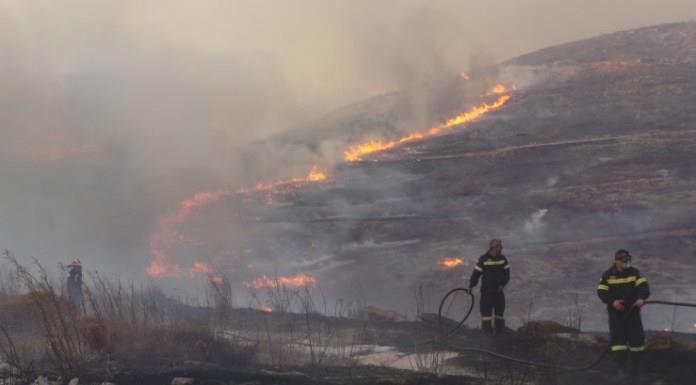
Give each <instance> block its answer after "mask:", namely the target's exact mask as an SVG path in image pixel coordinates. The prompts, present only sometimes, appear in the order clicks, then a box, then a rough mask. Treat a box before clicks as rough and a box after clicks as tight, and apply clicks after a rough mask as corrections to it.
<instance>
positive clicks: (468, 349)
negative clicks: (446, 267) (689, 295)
mask: <svg viewBox="0 0 696 385" xmlns="http://www.w3.org/2000/svg"><path fill="white" fill-rule="evenodd" d="M459 292H463V293H465V294H466V295H468V296H469V299H470V301H469V308H468V309H467V311H466V314H465V315H464V317H463V318H462V319H461V321H459V322H458V323H457V325H456V326H455V327H454V328H452V329H450V330H449V331H447V332H446V333H444V332H443V330H442V318H443V317H442V310H443V308H444V306H445V302H446V301H447V298H449V297H450V296H452V295H453V294H455V293H459ZM475 303H476V298H475V297H474V294H473V293H472V292H471V290H469V289H467V288H463V287H459V288H456V289H452V290H450V291H449V292H448V293H447V294H445V296H444V297H443V298H442V301H440V306H439V308H438V311H437V319H438V329H439V330H440V341H441V342H442V343H443V344H444V345H445V346H448V347H451V348H453V349H456V350H457V351H458V352H470V353H477V354H483V355H488V356H491V357H494V358H498V359H501V360H504V361H508V362H513V363H517V364H520V365H523V366H533V367H538V368H542V367H543V368H554V369H560V370H564V371H571V372H580V371H585V370H590V369H592V368H594V367H595V366H597V365H599V363H600V362H602V360H603V359H604V357H606V355H607V354H608V353H609V351H611V348H610V346H607V347H606V348H605V349H604V350H603V351H602V353H601V354H600V355H599V357H597V359H595V360H594V361H592V362H590V363H589V364H587V365H584V366H563V365H554V364H550V363H545V362H536V361H530V360H525V359H521V358H516V357H512V356H508V355H505V354H501V353H497V352H494V351H492V350H488V349H483V348H475V347H468V346H461V345H457V344H454V343H451V342H448V341H447V340H446V339H447V337H449V336H451V335H452V334H454V333H455V332H456V331H457V330H459V329H460V328H461V327H462V325H464V323H465V322H466V320H467V319H468V318H469V316H471V313H472V311H473V310H474V305H475ZM645 305H668V306H678V307H692V308H696V303H687V302H672V301H662V300H651V301H645Z"/></svg>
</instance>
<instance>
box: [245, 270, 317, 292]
mask: <svg viewBox="0 0 696 385" xmlns="http://www.w3.org/2000/svg"><path fill="white" fill-rule="evenodd" d="M316 284H317V279H316V278H315V277H313V276H312V275H309V274H305V273H300V274H297V275H291V276H278V277H268V276H266V275H263V276H261V277H258V278H256V279H255V280H253V281H247V282H244V283H243V285H244V286H246V287H248V288H252V289H263V288H277V287H281V286H291V287H304V286H316Z"/></svg>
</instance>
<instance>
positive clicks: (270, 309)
mask: <svg viewBox="0 0 696 385" xmlns="http://www.w3.org/2000/svg"><path fill="white" fill-rule="evenodd" d="M261 311H262V312H265V313H273V308H272V307H270V306H264V307H262V308H261Z"/></svg>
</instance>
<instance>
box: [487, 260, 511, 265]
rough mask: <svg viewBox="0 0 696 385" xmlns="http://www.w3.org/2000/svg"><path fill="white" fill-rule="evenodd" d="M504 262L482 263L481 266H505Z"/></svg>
mask: <svg viewBox="0 0 696 385" xmlns="http://www.w3.org/2000/svg"><path fill="white" fill-rule="evenodd" d="M505 262H506V261H505V260H502V261H483V266H495V265H503V264H505Z"/></svg>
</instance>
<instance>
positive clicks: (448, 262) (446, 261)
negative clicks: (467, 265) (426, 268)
mask: <svg viewBox="0 0 696 385" xmlns="http://www.w3.org/2000/svg"><path fill="white" fill-rule="evenodd" d="M438 264H439V265H440V266H442V267H443V268H444V269H451V268H453V267H457V266H459V265H463V264H464V261H463V260H462V259H461V258H459V257H442V258H441V259H440V262H438Z"/></svg>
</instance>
